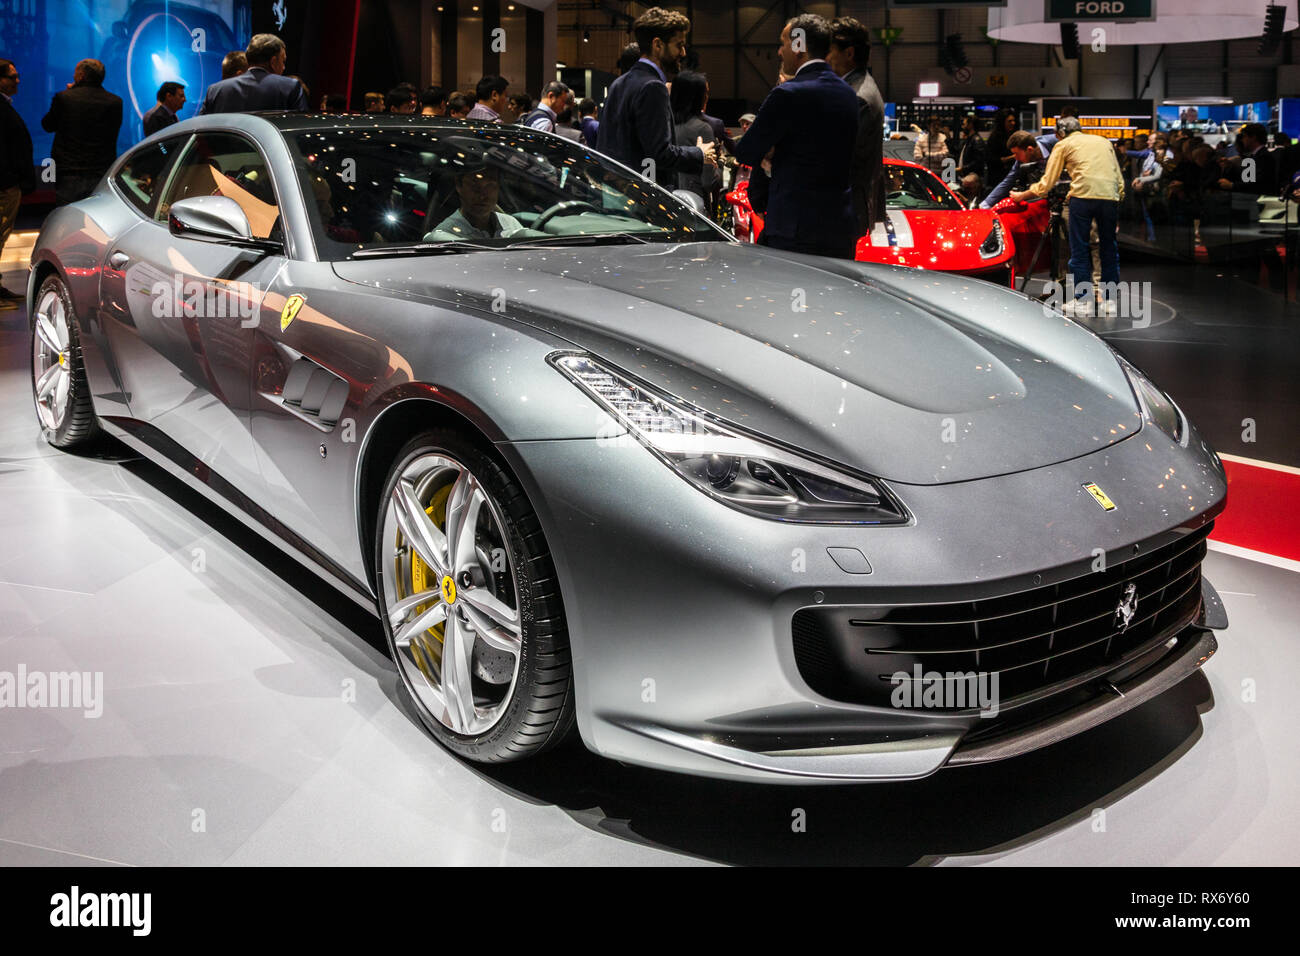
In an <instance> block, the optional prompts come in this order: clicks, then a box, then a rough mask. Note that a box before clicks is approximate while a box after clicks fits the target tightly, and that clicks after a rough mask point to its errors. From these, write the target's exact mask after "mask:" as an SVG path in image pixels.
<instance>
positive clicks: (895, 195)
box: [885, 189, 907, 199]
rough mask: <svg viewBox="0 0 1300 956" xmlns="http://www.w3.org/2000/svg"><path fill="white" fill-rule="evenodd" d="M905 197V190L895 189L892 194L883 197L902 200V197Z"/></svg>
mask: <svg viewBox="0 0 1300 956" xmlns="http://www.w3.org/2000/svg"><path fill="white" fill-rule="evenodd" d="M906 195H907V190H905V189H896V190H894V191H893V192H892V193H888V194H887V195H886V196H885V198H886V199H902V198H903V197H904V196H906Z"/></svg>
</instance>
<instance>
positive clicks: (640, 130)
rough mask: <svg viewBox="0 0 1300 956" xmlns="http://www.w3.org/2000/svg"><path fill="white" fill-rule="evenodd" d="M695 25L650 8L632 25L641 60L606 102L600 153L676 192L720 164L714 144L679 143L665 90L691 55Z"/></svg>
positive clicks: (617, 83)
mask: <svg viewBox="0 0 1300 956" xmlns="http://www.w3.org/2000/svg"><path fill="white" fill-rule="evenodd" d="M690 29H691V21H690V20H688V19H686V17H685V16H683V15H682V14H680V13H676V12H674V11H671V10H664V9H662V8H660V7H651V8H650V9H649V10H647V11H646V12H645V13H643V14H641V16H640V17H638V18H637V20H636V22H635V23H633V24H632V33H633V35H634V36H635V37H636V42H637V45H638V46H639V47H640V50H641V59H639V60H637V61H636V63H634V64H632V66H631V68H630V69H628V71H627V72H626V73H624V74H623V75H622V76H620V77H619V78H618V79H616V80H615V81H614V83H613V84H612V85H611V86H610V88H609V94H608V95H607V97H606V99H605V107H604V110H603V112H602V114H601V116H602V119H601V123H600V130H599V131H598V133H597V139H598V140H599V145H598V146H597V148H598V149H599V150H600V151H601V152H602V153H605V154H606V155H607V156H612V157H613V158H614V159H617V160H618V161H619V162H620V163H622V164H623V165H625V166H629V167H631V168H632V169H634V170H636V171H637V172H639V173H641V175H643V176H645V177H646V178H647V179H653V180H654V181H655V182H657V183H659V185H661V186H664V187H666V188H668V189H672V188H673V187H674V186H675V185H676V182H677V174H678V173H698V172H700V171H701V170H702V169H703V168H704V164H705V163H708V164H709V165H716V164H717V155H716V153H715V151H714V150H715V147H714V146H713V144H712V143H705V142H704V140H703V138H697V140H696V144H695V145H694V146H678V145H677V144H676V142H675V134H674V129H673V114H672V108H671V107H670V106H669V101H668V87H667V85H666V83H667V80H668V76H669V74H670V73H673V74H675V73H676V72H677V69H678V65H679V64H680V63H681V61H682V58H683V57H685V56H686V34H687V33H689V32H690Z"/></svg>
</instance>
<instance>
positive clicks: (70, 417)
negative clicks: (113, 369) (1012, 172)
mask: <svg viewBox="0 0 1300 956" xmlns="http://www.w3.org/2000/svg"><path fill="white" fill-rule="evenodd" d="M32 398H33V399H34V400H35V402H36V417H37V420H38V421H39V422H40V425H41V431H42V433H43V434H44V435H45V440H46V441H48V442H49V443H50V444H51V445H53V446H54V447H56V448H71V447H73V446H74V445H81V444H84V443H85V442H87V441H89V440H90V439H91V438H93V437H94V436H95V434H96V433H97V432H98V431H99V422H98V420H97V419H96V418H95V409H94V406H93V405H92V403H91V400H90V385H89V384H88V383H87V381H86V368H85V365H84V364H83V363H82V359H81V339H80V336H79V333H78V330H77V315H76V312H75V311H74V310H73V308H72V296H71V294H70V293H69V292H68V289H67V287H66V286H65V285H64V284H63V282H62V280H60V279H59V278H58V276H50V277H49V278H48V279H46V280H45V281H44V282H43V283H41V288H40V291H39V292H38V293H37V294H36V311H35V312H34V313H33V314H32Z"/></svg>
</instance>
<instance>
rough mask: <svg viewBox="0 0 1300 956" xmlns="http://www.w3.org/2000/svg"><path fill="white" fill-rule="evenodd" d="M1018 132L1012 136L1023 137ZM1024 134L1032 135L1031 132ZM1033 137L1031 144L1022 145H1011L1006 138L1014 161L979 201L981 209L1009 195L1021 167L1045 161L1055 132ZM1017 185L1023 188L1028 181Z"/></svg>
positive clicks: (1053, 144)
mask: <svg viewBox="0 0 1300 956" xmlns="http://www.w3.org/2000/svg"><path fill="white" fill-rule="evenodd" d="M1020 132H1023V131H1019V132H1017V133H1013V134H1012V138H1013V139H1017V140H1018V141H1019V140H1023V139H1024V137H1023V136H1021V135H1020ZM1026 135H1029V136H1032V135H1033V134H1032V133H1029V134H1026ZM1033 138H1034V142H1033V144H1032V145H1028V144H1026V145H1023V146H1013V145H1011V140H1007V146H1008V148H1009V149H1010V150H1011V155H1012V156H1014V157H1016V161H1015V162H1014V163H1012V164H1011V171H1010V172H1009V173H1007V175H1006V178H1005V179H1003V180H1002V182H1000V183H998V184H997V185H996V186H994V187H993V190H992V192H990V193H989V194H988V195H987V196H985V197H984V201H983V202H982V203H980V208H981V209H992V208H993V207H994V206H995V205H997V203H998V202H999V201H1001V200H1003V199H1005V198H1006V197H1007V196H1008V195H1010V193H1011V189H1012V187H1013V186H1015V185H1017V182H1018V181H1019V178H1020V177H1021V175H1022V171H1021V167H1024V166H1028V165H1030V164H1031V163H1041V162H1046V161H1047V157H1048V156H1050V155H1052V147H1053V146H1055V145H1056V134H1055V133H1045V134H1044V135H1042V136H1034V137H1033ZM1023 175H1025V176H1027V177H1028V176H1029V173H1028V172H1027V171H1026V172H1025V173H1023ZM1037 178H1038V177H1037V176H1033V177H1032V178H1031V179H1030V180H1029V181H1030V182H1032V181H1033V180H1035V179H1037ZM1019 185H1020V188H1022V189H1023V188H1024V187H1025V186H1027V185H1028V183H1020V184H1019Z"/></svg>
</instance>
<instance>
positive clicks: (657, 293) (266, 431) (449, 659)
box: [28, 114, 1226, 782]
mask: <svg viewBox="0 0 1300 956" xmlns="http://www.w3.org/2000/svg"><path fill="white" fill-rule="evenodd" d="M979 238H982V237H979ZM28 305H29V312H30V315H31V329H32V335H31V359H32V386H33V394H34V399H35V412H36V416H37V419H38V421H39V424H40V427H41V429H42V430H43V431H44V434H45V436H46V438H47V439H48V440H49V441H50V442H51V443H52V444H54V445H56V446H58V447H70V446H73V445H76V444H78V443H80V442H84V441H86V440H87V439H89V438H91V437H92V436H93V435H95V434H96V433H97V432H99V431H101V430H102V431H104V432H108V433H110V434H111V435H113V436H115V437H116V438H118V439H120V440H121V441H122V442H124V443H126V445H128V446H130V447H131V448H132V449H134V450H136V451H137V452H138V453H140V454H141V455H144V456H146V457H147V458H148V459H150V460H152V461H153V462H155V463H156V464H157V465H158V466H160V467H162V468H163V469H165V470H167V471H168V472H170V473H171V474H173V475H175V476H177V477H178V478H179V479H181V480H183V481H185V482H187V483H188V484H190V485H191V486H194V487H195V488H197V489H198V490H199V491H201V492H202V493H203V494H205V495H206V496H207V497H209V498H210V499H211V500H212V501H214V502H216V503H217V504H219V505H220V506H221V507H223V508H224V509H226V510H228V511H229V512H230V513H231V514H232V515H234V516H236V517H237V518H239V519H240V520H242V521H243V522H245V523H247V524H248V525H250V526H251V527H253V528H254V529H256V530H257V531H259V532H260V533H262V534H263V535H265V536H266V537H267V538H269V539H270V540H272V541H274V542H276V543H277V544H278V545H279V546H280V547H282V548H283V549H284V550H285V551H287V552H288V553H290V554H291V555H293V556H294V557H295V558H297V559H298V560H299V561H301V562H303V563H305V564H306V565H307V566H309V567H310V568H312V569H313V570H314V571H315V572H317V573H319V574H320V575H322V576H323V577H324V578H326V579H327V580H328V581H330V582H332V583H333V585H334V586H336V587H337V588H339V589H341V590H342V591H344V592H346V593H347V594H349V595H351V596H352V597H354V598H355V599H356V600H357V601H359V602H361V603H363V604H365V605H367V606H370V607H373V608H375V609H376V610H377V612H378V614H379V616H380V617H381V618H382V621H383V625H384V627H385V629H386V631H387V634H388V643H389V649H390V651H391V653H392V656H393V659H394V661H395V664H396V669H397V671H398V673H399V674H400V676H401V680H402V683H403V684H404V686H405V688H406V690H407V691H408V692H409V695H410V697H411V699H412V701H413V702H414V704H415V710H416V712H417V713H418V714H419V715H420V717H421V719H422V721H423V722H424V724H425V725H427V727H428V729H429V731H430V732H431V734H432V735H433V736H434V737H436V738H437V739H438V740H439V741H441V742H442V743H443V744H444V745H445V746H446V747H447V748H448V749H450V750H451V751H453V752H454V753H456V754H459V755H461V756H462V757H464V758H467V759H469V760H474V761H484V762H490V761H507V760H515V759H519V758H524V757H530V756H534V755H537V754H541V753H542V752H543V751H546V750H547V749H548V748H551V747H553V746H554V745H555V744H556V743H558V742H559V741H560V740H561V739H562V738H563V737H564V736H565V735H566V734H567V733H568V732H570V731H571V730H572V729H573V727H574V725H575V724H576V730H577V733H579V734H580V735H581V739H582V741H583V743H584V744H585V745H586V746H587V747H589V748H590V749H592V750H593V751H596V752H597V753H600V754H604V755H606V756H609V757H612V758H616V759H618V760H620V761H624V762H628V763H634V764H641V765H646V766H651V767H660V768H667V769H671V770H676V771H682V772H686V773H692V774H702V775H709V776H716V777H725V778H736V779H752V780H759V781H776V782H833V781H866V780H877V779H892V778H911V777H920V776H923V775H925V774H929V773H931V772H933V771H935V770H938V769H939V768H941V767H945V766H948V765H960V764H971V763H977V762H981V761H989V760H996V759H1000V758H1005V757H1011V756H1014V755H1016V754H1021V753H1024V752H1026V751H1029V750H1032V749H1035V748H1039V747H1042V746H1045V745H1048V744H1051V743H1053V742H1055V741H1058V740H1060V739H1062V738H1065V737H1067V736H1069V735H1072V734H1076V733H1078V732H1080V731H1083V730H1086V729H1087V728H1089V727H1093V726H1095V725H1097V724H1099V723H1101V722H1102V721H1106V720H1108V719H1110V718H1111V717H1113V716H1115V715H1117V714H1119V713H1121V712H1123V711H1126V710H1128V709H1129V708H1132V707H1134V706H1135V705H1137V704H1139V703H1141V702H1142V701H1144V700H1147V699H1149V698H1151V697H1152V696H1154V695H1156V694H1158V693H1160V692H1161V691H1162V690H1164V689H1165V688H1168V687H1170V686H1172V685H1173V684H1175V683H1177V682H1178V681H1180V680H1182V679H1183V678H1184V677H1185V676H1187V675H1188V674H1190V673H1192V672H1194V671H1195V670H1196V669H1197V667H1198V666H1199V665H1200V664H1201V663H1202V662H1204V661H1205V660H1206V659H1207V658H1209V656H1210V655H1211V654H1212V653H1213V652H1214V650H1215V648H1216V646H1217V645H1216V643H1215V637H1214V635H1213V633H1212V629H1215V628H1219V627H1223V626H1225V625H1226V619H1225V617H1224V614H1223V609H1222V605H1221V604H1220V602H1219V601H1218V599H1217V596H1216V595H1215V593H1214V590H1213V589H1212V588H1211V586H1210V584H1209V582H1208V581H1206V580H1205V579H1204V578H1203V577H1202V574H1201V564H1202V558H1203V556H1204V554H1205V549H1206V537H1207V535H1208V534H1209V532H1210V527H1211V523H1212V521H1213V519H1214V517H1215V516H1216V515H1217V514H1218V513H1219V512H1220V511H1221V510H1222V508H1223V503H1224V496H1225V489H1226V483H1225V479H1224V473H1223V469H1222V465H1221V464H1220V462H1219V460H1218V458H1217V457H1216V456H1215V454H1214V452H1213V451H1212V450H1211V449H1210V448H1209V447H1208V446H1207V445H1206V443H1205V442H1204V441H1203V440H1202V439H1201V438H1200V436H1199V435H1198V434H1197V431H1196V429H1195V428H1194V427H1193V426H1192V425H1191V423H1189V422H1188V421H1187V419H1186V418H1185V417H1184V416H1183V413H1182V412H1181V411H1180V410H1179V408H1178V406H1177V405H1176V404H1175V403H1174V402H1173V401H1172V400H1171V399H1170V398H1169V396H1168V395H1166V394H1165V393H1164V392H1162V391H1161V390H1160V389H1159V388H1158V387H1157V386H1156V385H1154V384H1152V382H1151V381H1150V380H1148V378H1147V377H1146V376H1144V375H1143V374H1142V373H1141V372H1140V371H1138V370H1137V369H1136V368H1134V367H1133V366H1132V365H1130V364H1128V363H1127V362H1125V361H1124V360H1123V359H1122V358H1121V357H1119V356H1118V355H1117V354H1116V353H1115V352H1114V351H1112V350H1111V349H1110V348H1109V347H1108V346H1107V345H1106V344H1105V343H1103V342H1102V341H1101V340H1100V339H1098V338H1097V337H1096V336H1094V335H1093V334H1092V333H1090V332H1089V331H1088V330H1086V329H1085V328H1083V327H1081V326H1079V325H1077V324H1075V323H1074V322H1072V321H1069V320H1067V319H1065V318H1063V317H1061V316H1059V315H1056V314H1054V313H1047V312H1045V311H1044V309H1043V307H1042V306H1041V305H1040V304H1038V303H1036V302H1034V301H1031V300H1029V299H1028V298H1026V297H1025V296H1023V295H1021V294H1019V293H1016V292H1013V291H1011V290H1009V289H1005V288H999V287H996V286H994V285H993V284H991V283H988V282H983V281H978V280H974V279H970V278H965V277H961V276H953V275H946V274H943V273H937V272H928V271H922V270H917V269H909V268H902V267H898V266H889V265H879V264H871V263H857V262H848V261H834V260H829V259H819V258H815V257H809V256H802V255H795V254H788V253H781V252H777V251H774V250H770V249H766V248H763V247H759V246H753V245H749V244H744V243H739V242H737V241H735V240H734V239H733V238H731V237H730V236H729V235H727V234H726V233H724V232H723V231H721V230H720V229H718V228H717V227H715V226H714V225H713V224H711V223H710V222H709V221H708V220H707V219H705V218H703V217H701V216H700V215H698V214H697V213H696V212H695V211H694V209H693V208H692V207H691V206H690V205H689V204H687V203H686V202H684V201H680V200H679V199H678V198H677V197H675V196H674V195H673V194H671V193H670V192H668V191H666V190H664V189H661V188H660V187H659V186H657V185H655V184H653V183H651V182H648V181H647V180H645V179H643V178H642V177H640V176H639V175H637V174H636V173H635V172H633V171H632V170H630V169H628V168H626V167H624V166H621V165H619V164H617V163H615V162H613V161H611V160H609V159H607V158H605V157H603V156H601V155H599V154H596V153H593V152H590V151H588V150H586V149H585V148H583V147H581V146H579V145H578V144H575V143H572V142H570V141H568V140H565V139H563V138H561V137H557V136H554V135H551V134H546V133H541V132H536V131H532V130H528V129H524V128H522V127H515V126H499V125H490V124H477V123H470V122H463V121H454V120H437V119H432V118H423V117H378V118H372V117H362V116H351V117H339V116H329V117H323V116H307V115H290V114H284V115H280V114H266V115H214V116H205V117H200V118H197V119H193V120H187V121H185V122H182V123H179V124H176V125H174V126H171V127H169V128H167V129H166V130H164V131H161V132H159V133H156V134H154V135H153V136H152V137H150V138H148V139H146V140H144V141H143V142H142V143H140V144H139V145H138V146H136V147H135V148H134V149H132V150H130V151H129V152H128V153H126V154H125V155H124V156H122V157H121V158H120V159H119V160H118V161H117V162H116V164H115V165H114V166H113V167H112V169H111V170H110V171H109V173H108V174H107V176H106V177H105V179H104V181H103V182H102V183H101V184H100V186H99V188H98V189H97V190H96V192H95V193H94V194H92V195H91V196H90V197H88V198H87V199H85V200H82V201H81V202H78V203H74V204H72V205H69V206H65V207H63V208H60V209H58V210H56V211H55V212H53V213H52V214H51V215H50V216H49V217H48V218H47V219H46V221H45V225H44V228H43V230H42V231H41V235H40V239H39V241H38V243H37V245H36V247H35V250H34V254H33V262H32V272H31V279H30V284H29V289H28ZM213 639H214V640H216V639H219V638H218V637H217V636H216V635H214V638H213Z"/></svg>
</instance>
